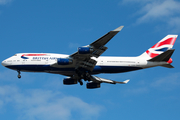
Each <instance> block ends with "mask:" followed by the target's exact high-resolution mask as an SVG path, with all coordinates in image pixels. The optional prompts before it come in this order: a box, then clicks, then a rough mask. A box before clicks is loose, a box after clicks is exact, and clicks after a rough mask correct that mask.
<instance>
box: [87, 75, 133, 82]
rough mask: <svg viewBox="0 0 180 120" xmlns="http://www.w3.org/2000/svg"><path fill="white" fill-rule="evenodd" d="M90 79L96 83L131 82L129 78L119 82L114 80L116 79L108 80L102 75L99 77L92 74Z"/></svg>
mask: <svg viewBox="0 0 180 120" xmlns="http://www.w3.org/2000/svg"><path fill="white" fill-rule="evenodd" d="M90 81H93V82H95V83H110V84H116V83H119V84H127V83H128V82H129V80H125V81H123V82H118V81H114V80H108V79H104V78H100V77H97V76H91V80H90Z"/></svg>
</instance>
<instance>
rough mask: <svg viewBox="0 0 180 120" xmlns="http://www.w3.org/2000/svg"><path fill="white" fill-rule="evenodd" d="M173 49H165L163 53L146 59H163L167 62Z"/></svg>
mask: <svg viewBox="0 0 180 120" xmlns="http://www.w3.org/2000/svg"><path fill="white" fill-rule="evenodd" d="M174 50H175V49H170V50H167V51H165V52H164V53H162V54H160V55H158V56H156V57H154V58H152V59H150V60H148V61H165V62H167V61H168V60H169V59H170V57H171V56H172V54H173V52H174Z"/></svg>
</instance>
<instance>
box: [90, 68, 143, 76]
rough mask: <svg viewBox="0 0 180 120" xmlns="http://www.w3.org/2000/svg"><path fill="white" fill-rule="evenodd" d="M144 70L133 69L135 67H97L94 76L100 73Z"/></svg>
mask: <svg viewBox="0 0 180 120" xmlns="http://www.w3.org/2000/svg"><path fill="white" fill-rule="evenodd" d="M139 69H143V68H142V67H133V66H95V67H94V70H93V74H98V73H122V72H128V71H133V70H139Z"/></svg>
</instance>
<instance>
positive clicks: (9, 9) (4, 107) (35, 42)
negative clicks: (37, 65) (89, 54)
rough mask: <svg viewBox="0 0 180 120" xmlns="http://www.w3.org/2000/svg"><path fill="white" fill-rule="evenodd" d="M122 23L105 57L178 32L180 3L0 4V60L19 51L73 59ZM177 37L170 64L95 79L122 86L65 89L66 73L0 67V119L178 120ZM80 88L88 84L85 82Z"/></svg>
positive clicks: (6, 0) (5, 0)
mask: <svg viewBox="0 0 180 120" xmlns="http://www.w3.org/2000/svg"><path fill="white" fill-rule="evenodd" d="M121 25H124V28H123V29H122V31H121V32H119V33H118V34H117V35H116V36H115V37H114V38H113V39H112V40H111V41H110V42H109V43H107V45H106V46H107V47H108V50H107V51H106V52H104V53H103V56H138V55H140V54H142V53H143V52H144V51H146V50H147V49H148V48H150V47H151V46H153V45H154V44H155V43H157V42H158V41H159V40H161V39H162V38H163V37H165V36H166V35H168V34H177V35H180V0H110V1H109V0H98V1H97V0H90V1H84V0H76V1H74V0H66V1H62V0H51V1H50V0H0V51H1V52H0V53H1V55H0V61H3V60H4V59H6V58H8V57H10V56H12V55H14V54H16V53H60V54H72V53H74V52H76V51H77V47H80V46H84V45H88V44H90V43H92V42H93V41H95V40H97V39H98V38H100V37H101V36H103V35H104V34H106V33H107V32H109V31H110V30H114V29H115V28H117V27H119V26H121ZM179 48H180V38H179V37H178V38H177V40H176V43H175V45H174V49H176V50H175V52H174V54H173V56H172V59H173V63H172V65H173V66H174V67H175V68H173V69H168V68H164V67H154V68H149V69H144V70H139V71H133V72H127V73H118V74H99V75H97V76H99V77H102V78H106V79H112V80H116V81H124V80H127V79H130V82H129V83H128V84H125V85H121V84H117V85H111V84H106V83H103V84H102V85H101V88H99V89H92V90H89V89H86V85H83V86H80V85H79V84H77V85H71V86H67V85H63V78H65V77H66V76H63V75H57V74H48V73H30V72H22V74H21V75H22V78H21V79H18V78H17V72H16V71H13V70H10V69H7V68H5V67H3V66H2V65H1V67H0V119H1V120H42V119H43V120H102V119H104V120H109V119H112V120H120V119H123V120H131V119H133V120H152V119H153V120H160V119H161V120H162V119H163V120H170V119H173V120H179V119H180V114H179V111H180V102H179V101H180V69H179V66H180V63H179V59H180V56H179V53H180V49H179ZM84 84H85V83H84Z"/></svg>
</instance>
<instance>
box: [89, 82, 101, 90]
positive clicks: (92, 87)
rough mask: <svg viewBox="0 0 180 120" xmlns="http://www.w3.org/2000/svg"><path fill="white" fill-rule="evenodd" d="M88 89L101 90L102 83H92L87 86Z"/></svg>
mask: <svg viewBox="0 0 180 120" xmlns="http://www.w3.org/2000/svg"><path fill="white" fill-rule="evenodd" d="M86 87H87V88H88V89H94V88H100V87H101V84H100V83H96V82H90V83H87V84H86Z"/></svg>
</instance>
